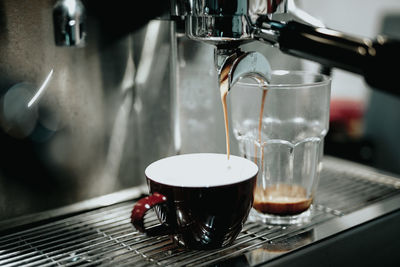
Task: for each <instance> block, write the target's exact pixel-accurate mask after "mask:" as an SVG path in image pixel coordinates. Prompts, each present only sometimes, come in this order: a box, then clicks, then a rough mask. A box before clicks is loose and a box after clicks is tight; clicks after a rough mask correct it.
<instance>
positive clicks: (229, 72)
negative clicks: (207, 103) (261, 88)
mask: <svg viewBox="0 0 400 267" xmlns="http://www.w3.org/2000/svg"><path fill="white" fill-rule="evenodd" d="M214 60H215V66H216V68H217V73H218V81H219V83H220V84H222V83H224V82H226V83H227V90H230V89H231V88H232V86H233V85H234V84H235V83H236V82H237V81H239V80H240V79H242V78H252V79H255V80H256V81H257V82H258V83H259V84H260V85H261V84H268V83H269V82H270V79H271V66H270V64H269V62H268V60H267V59H266V58H265V57H264V55H262V54H261V53H259V52H255V51H251V52H244V51H242V50H241V49H240V48H238V47H234V48H227V47H221V46H217V48H215V52H214Z"/></svg>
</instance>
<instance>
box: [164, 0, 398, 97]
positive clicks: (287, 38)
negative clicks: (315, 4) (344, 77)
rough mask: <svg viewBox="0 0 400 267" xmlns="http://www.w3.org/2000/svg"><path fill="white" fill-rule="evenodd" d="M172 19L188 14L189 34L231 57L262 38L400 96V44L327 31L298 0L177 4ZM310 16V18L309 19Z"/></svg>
mask: <svg viewBox="0 0 400 267" xmlns="http://www.w3.org/2000/svg"><path fill="white" fill-rule="evenodd" d="M171 3H172V8H171V10H172V12H171V14H172V15H177V16H184V17H185V23H186V34H187V36H189V37H190V38H191V39H193V40H197V41H204V42H207V43H211V44H214V45H216V47H217V49H221V50H226V51H228V52H227V53H229V51H230V50H232V49H233V48H235V47H238V46H240V45H242V44H243V43H246V42H250V41H254V40H259V41H262V42H265V43H267V44H270V45H274V46H277V47H278V48H279V49H280V50H281V51H282V52H284V53H287V54H290V55H293V56H297V57H301V58H304V59H308V60H312V61H316V62H318V63H321V64H322V65H323V66H324V67H327V68H340V69H344V70H347V71H350V72H353V73H357V74H360V75H363V76H364V77H365V80H366V82H367V83H368V84H369V85H370V86H372V87H374V88H378V89H381V90H384V91H387V92H389V93H393V94H398V92H399V87H398V85H397V83H396V78H395V77H396V68H393V67H391V65H392V63H393V62H398V60H399V59H400V53H399V48H400V42H399V41H397V40H389V39H388V38H386V37H384V36H378V37H377V38H376V39H375V40H371V39H368V38H360V37H355V36H349V35H347V34H344V33H341V32H338V31H335V30H331V29H327V28H325V27H324V26H323V24H322V23H321V22H320V21H318V20H317V19H315V18H312V17H310V16H308V15H307V14H306V13H304V12H301V11H300V10H298V9H297V8H296V6H295V4H294V1H292V0H288V1H286V0H260V1H255V0H235V1H218V0H215V1H201V0H193V1H184V0H183V1H175V0H174V1H172V2H171ZM305 14H306V15H305Z"/></svg>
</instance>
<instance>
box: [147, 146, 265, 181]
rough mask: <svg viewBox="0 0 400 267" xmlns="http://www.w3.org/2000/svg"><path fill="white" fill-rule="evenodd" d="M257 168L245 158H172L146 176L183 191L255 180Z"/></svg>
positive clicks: (156, 164) (206, 155)
mask: <svg viewBox="0 0 400 267" xmlns="http://www.w3.org/2000/svg"><path fill="white" fill-rule="evenodd" d="M257 172H258V167H257V165H256V164H255V163H253V162H251V161H250V160H247V159H245V158H241V157H237V156H233V155H231V156H230V159H229V160H228V159H227V156H226V154H214V153H198V154H184V155H178V156H172V157H168V158H164V159H161V160H158V161H156V162H153V163H152V164H150V165H149V166H148V167H147V168H146V170H145V174H146V176H147V177H148V178H149V179H151V180H153V181H155V182H158V183H162V184H167V185H172V186H182V187H211V186H221V185H227V184H233V183H238V182H241V181H244V180H247V179H249V178H251V177H253V176H255V175H256V174H257Z"/></svg>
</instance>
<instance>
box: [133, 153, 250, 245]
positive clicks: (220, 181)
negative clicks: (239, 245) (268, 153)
mask: <svg viewBox="0 0 400 267" xmlns="http://www.w3.org/2000/svg"><path fill="white" fill-rule="evenodd" d="M257 173H258V167H257V165H256V164H254V163H253V162H251V161H250V160H247V159H244V158H241V157H237V156H233V155H231V156H230V158H229V160H228V159H227V156H226V154H214V153H197V154H185V155H178V156H173V157H169V158H164V159H161V160H159V161H156V162H154V163H152V164H151V165H149V166H148V167H147V169H146V171H145V174H146V178H147V183H148V186H149V190H150V194H151V195H150V196H149V197H147V198H144V199H142V200H140V201H139V202H138V203H137V204H136V206H135V208H134V209H133V211H132V223H133V224H134V225H135V226H136V228H137V229H138V230H142V231H144V232H147V233H149V232H150V231H149V229H146V228H145V227H144V226H143V216H144V213H145V211H146V210H148V209H149V208H151V207H152V206H154V207H155V211H156V214H157V216H158V218H159V220H160V222H161V227H162V228H161V230H158V231H156V233H157V234H166V233H167V234H169V235H170V236H171V237H172V239H173V241H174V242H176V243H177V244H179V245H181V246H184V247H187V248H191V249H211V248H218V247H223V246H226V245H229V244H231V243H232V242H233V241H234V240H235V239H236V237H237V235H238V234H239V232H240V231H241V229H242V227H243V224H244V223H245V221H246V219H247V216H248V214H249V211H250V209H251V207H252V204H253V192H254V189H255V185H256V176H257Z"/></svg>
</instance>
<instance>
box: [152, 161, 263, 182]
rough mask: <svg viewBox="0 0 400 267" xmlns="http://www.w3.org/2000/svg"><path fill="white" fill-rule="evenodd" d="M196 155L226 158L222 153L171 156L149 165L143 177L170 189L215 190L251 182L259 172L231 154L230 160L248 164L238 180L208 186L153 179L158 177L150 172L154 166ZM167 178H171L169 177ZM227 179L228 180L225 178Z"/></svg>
mask: <svg viewBox="0 0 400 267" xmlns="http://www.w3.org/2000/svg"><path fill="white" fill-rule="evenodd" d="M196 155H197V156H199V155H200V156H201V157H210V156H211V157H214V160H215V159H216V157H218V158H223V157H227V155H226V154H222V153H187V154H180V155H173V156H169V157H164V158H161V159H159V160H157V161H154V162H152V163H151V164H149V165H148V166H147V167H146V169H145V176H146V178H147V179H149V180H151V181H153V182H156V183H159V184H163V185H166V186H171V187H184V188H208V187H213V188H216V187H221V186H229V185H235V184H239V183H242V182H245V181H248V180H251V179H252V178H254V177H256V176H257V174H258V172H259V169H258V166H257V164H255V163H254V162H252V161H251V160H249V159H246V158H243V157H240V156H236V155H232V154H231V155H230V160H236V161H240V162H246V164H248V168H247V170H246V173H245V174H241V177H240V178H237V179H235V180H233V181H226V182H218V181H217V182H215V183H214V182H212V183H209V184H208V183H201V184H199V183H192V184H191V183H189V184H180V183H177V182H176V181H169V182H165V181H164V180H166V179H167V178H166V177H167V176H164V177H163V178H161V179H157V178H156V177H154V176H158V175H155V174H157V173H154V172H153V171H152V170H151V168H153V169H154V166H156V165H158V164H160V163H161V164H166V163H168V164H171V162H168V161H171V160H174V159H176V158H180V157H186V158H190V157H193V156H196ZM221 162H222V161H221ZM164 167H165V166H164ZM163 175H164V174H163ZM168 177H169V178H171V176H170V175H169V176H168ZM227 179H229V178H227Z"/></svg>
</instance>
